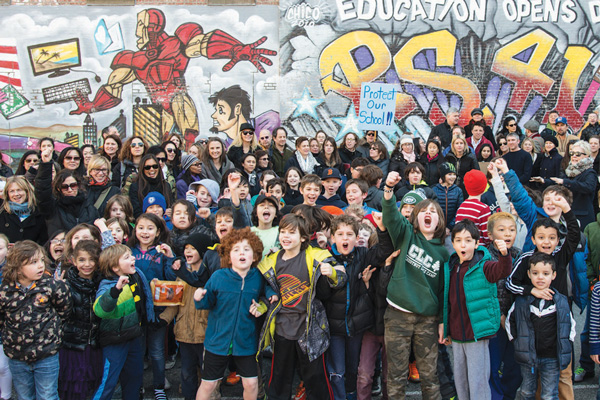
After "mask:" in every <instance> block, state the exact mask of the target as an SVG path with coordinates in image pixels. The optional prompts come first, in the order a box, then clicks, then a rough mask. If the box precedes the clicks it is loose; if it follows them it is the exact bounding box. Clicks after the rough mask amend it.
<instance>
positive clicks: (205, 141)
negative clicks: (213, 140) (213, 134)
mask: <svg viewBox="0 0 600 400" xmlns="http://www.w3.org/2000/svg"><path fill="white" fill-rule="evenodd" d="M198 143H200V144H207V143H208V140H206V139H202V140H199V141H198Z"/></svg>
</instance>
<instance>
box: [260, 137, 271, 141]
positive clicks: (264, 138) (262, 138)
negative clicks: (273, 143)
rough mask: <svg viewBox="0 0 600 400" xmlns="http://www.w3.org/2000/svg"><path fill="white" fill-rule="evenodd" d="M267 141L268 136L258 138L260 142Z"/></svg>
mask: <svg viewBox="0 0 600 400" xmlns="http://www.w3.org/2000/svg"><path fill="white" fill-rule="evenodd" d="M268 139H269V137H268V136H263V137H261V138H260V140H268Z"/></svg>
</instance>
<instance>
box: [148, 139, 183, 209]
mask: <svg viewBox="0 0 600 400" xmlns="http://www.w3.org/2000/svg"><path fill="white" fill-rule="evenodd" d="M147 154H154V155H155V156H156V158H157V159H158V165H160V170H161V171H162V174H163V178H165V181H166V182H167V183H168V184H169V186H170V187H171V191H172V192H173V198H175V196H176V195H177V186H176V183H177V180H176V179H175V175H173V172H172V171H171V169H170V168H169V164H168V158H167V152H166V151H165V150H164V149H163V148H162V147H160V146H150V148H149V149H148V152H147Z"/></svg>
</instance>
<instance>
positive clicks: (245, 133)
mask: <svg viewBox="0 0 600 400" xmlns="http://www.w3.org/2000/svg"><path fill="white" fill-rule="evenodd" d="M242 135H244V136H249V135H254V132H252V131H242Z"/></svg>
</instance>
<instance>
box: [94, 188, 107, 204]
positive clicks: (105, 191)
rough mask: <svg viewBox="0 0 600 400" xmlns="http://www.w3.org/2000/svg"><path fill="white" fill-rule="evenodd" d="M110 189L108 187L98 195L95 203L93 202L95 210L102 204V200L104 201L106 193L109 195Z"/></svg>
mask: <svg viewBox="0 0 600 400" xmlns="http://www.w3.org/2000/svg"><path fill="white" fill-rule="evenodd" d="M110 188H111V186H110V185H108V187H107V188H106V189H104V190H103V191H102V193H100V196H99V197H98V198H97V199H96V202H94V207H95V208H96V209H99V208H100V206H101V205H102V203H104V200H106V197H107V196H108V193H110Z"/></svg>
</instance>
